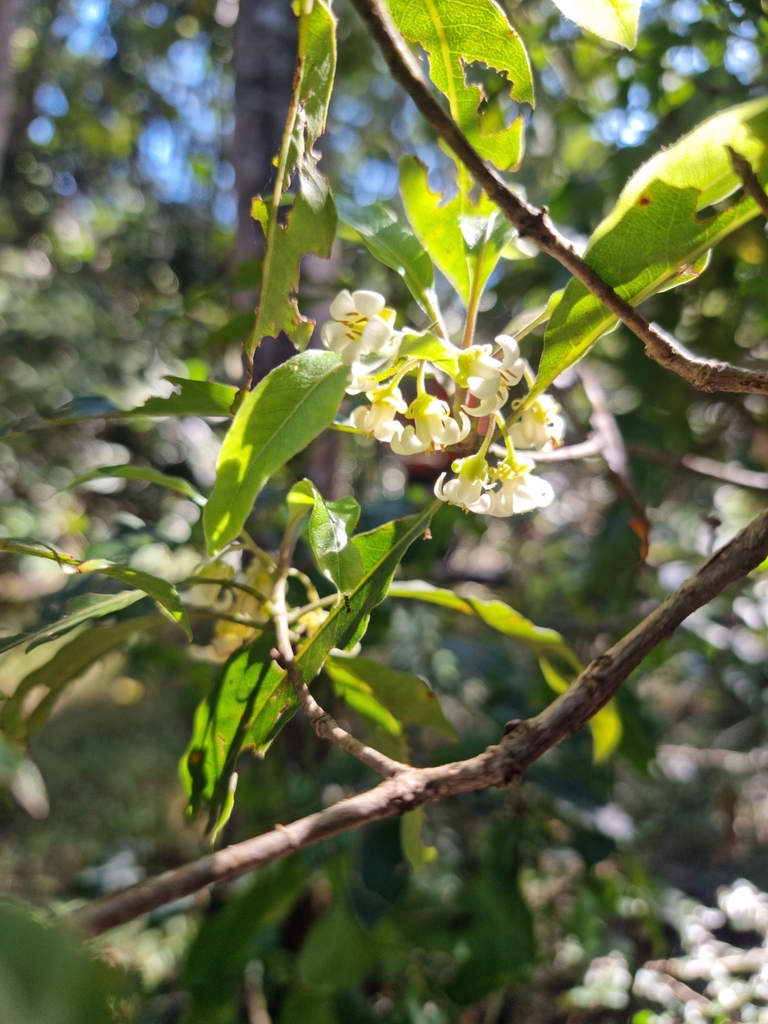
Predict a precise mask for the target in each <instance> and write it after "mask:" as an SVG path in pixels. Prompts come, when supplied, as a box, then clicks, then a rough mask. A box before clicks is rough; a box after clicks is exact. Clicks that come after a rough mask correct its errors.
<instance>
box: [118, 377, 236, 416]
mask: <svg viewBox="0 0 768 1024" xmlns="http://www.w3.org/2000/svg"><path fill="white" fill-rule="evenodd" d="M165 380H169V381H170V382H171V384H173V385H175V386H176V387H178V388H180V389H181V390H180V391H179V392H178V393H174V394H172V395H169V396H168V398H149V399H147V401H146V402H145V403H144V405H141V406H139V408H138V409H129V410H128V411H127V412H121V413H119V414H118V415H119V416H121V417H122V416H216V417H218V416H231V415H232V404H233V403H234V401H235V397H236V395H237V388H232V387H229V386H228V385H227V384H211V383H209V382H208V381H204V380H187V379H186V378H185V377H171V376H167V377H165Z"/></svg>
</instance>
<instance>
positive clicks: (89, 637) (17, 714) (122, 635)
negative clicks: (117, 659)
mask: <svg viewBox="0 0 768 1024" xmlns="http://www.w3.org/2000/svg"><path fill="white" fill-rule="evenodd" d="M119 596H122V595H119ZM139 596H141V597H143V596H144V595H143V594H140V595H139ZM164 622H165V619H163V618H162V617H161V616H159V615H143V616H140V617H138V618H134V619H126V620H125V621H124V622H118V623H117V624H116V625H114V626H103V627H97V628H95V629H89V630H87V631H86V632H84V633H80V634H79V635H78V636H76V637H75V638H74V640H70V641H69V643H67V644H65V645H64V646H63V647H60V648H59V650H58V651H57V652H56V653H55V654H54V656H53V657H52V658H51V659H50V661H47V662H46V663H45V664H44V665H42V666H41V667H40V668H38V669H36V670H35V671H34V672H30V673H29V675H27V676H25V677H24V678H23V679H22V680H21V682H20V683H19V685H18V686H17V687H16V690H15V691H14V693H13V694H12V696H11V697H10V698H9V699H8V700H7V701H6V703H5V704H4V705H3V709H2V713H0V727H2V729H3V730H4V731H5V732H6V733H7V734H8V735H9V736H12V737H13V738H14V739H17V740H20V741H23V740H28V739H29V738H30V737H32V736H34V734H35V733H36V732H38V731H39V730H40V729H41V728H42V726H43V725H44V724H45V722H46V721H47V720H48V716H49V715H50V713H51V711H52V709H53V707H54V705H55V703H56V701H57V700H58V698H59V696H60V694H61V692H62V690H63V689H64V687H65V686H66V685H67V683H70V682H71V681H72V680H73V679H76V678H77V677H78V676H80V675H82V673H83V672H84V671H85V670H86V669H87V668H89V667H90V666H91V665H92V664H93V663H94V662H95V661H98V659H99V658H101V657H102V655H104V654H105V653H106V652H107V651H111V650H112V649H113V648H115V647H117V646H118V645H119V644H121V643H122V642H123V641H124V640H127V639H128V637H131V636H133V635H134V634H135V633H140V632H146V631H147V630H149V629H154V628H155V627H157V626H162V625H163V624H164ZM37 686H44V687H46V689H47V690H48V692H47V694H45V696H44V697H43V699H42V700H41V701H40V702H39V703H38V704H37V705H36V707H35V708H34V710H33V711H31V712H30V713H29V714H28V715H27V716H25V715H24V704H25V701H26V697H27V694H29V693H30V692H31V691H32V690H33V689H34V688H35V687H37Z"/></svg>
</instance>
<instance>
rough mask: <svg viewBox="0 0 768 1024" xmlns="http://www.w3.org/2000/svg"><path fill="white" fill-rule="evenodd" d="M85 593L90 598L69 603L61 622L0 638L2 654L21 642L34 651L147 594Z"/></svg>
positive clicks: (132, 592)
mask: <svg viewBox="0 0 768 1024" xmlns="http://www.w3.org/2000/svg"><path fill="white" fill-rule="evenodd" d="M85 596H87V598H88V600H87V601H86V600H84V598H80V599H79V602H80V603H79V604H77V605H76V604H75V602H74V601H73V602H70V613H69V614H67V615H65V616H64V618H63V619H59V621H58V622H54V623H52V624H51V625H49V626H43V628H42V629H38V630H36V631H35V632H34V633H21V634H18V635H17V636H13V637H3V638H2V639H0V654H2V653H3V652H4V651H9V650H10V649H11V648H12V647H18V646H20V645H21V644H28V647H27V650H28V651H31V650H32V649H33V648H34V647H38V646H39V645H40V644H47V643H49V642H50V641H51V640H58V639H59V637H61V636H64V635H65V634H66V633H69V632H70V631H71V630H73V629H75V628H76V627H77V626H82V625H83V623H85V622H89V621H90V620H91V619H100V618H103V617H104V616H105V615H114V614H115V612H120V611H122V610H123V609H124V608H128V607H129V606H130V605H132V604H135V603H136V601H140V600H141V599H142V598H143V597H145V596H146V595H145V594H144V593H143V592H142V591H141V590H125V591H123V592H122V593H121V594H89V595H85Z"/></svg>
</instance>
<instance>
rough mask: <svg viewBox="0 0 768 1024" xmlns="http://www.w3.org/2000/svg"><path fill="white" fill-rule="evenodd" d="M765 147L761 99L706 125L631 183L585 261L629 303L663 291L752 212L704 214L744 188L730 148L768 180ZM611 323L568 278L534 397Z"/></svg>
mask: <svg viewBox="0 0 768 1024" xmlns="http://www.w3.org/2000/svg"><path fill="white" fill-rule="evenodd" d="M766 143H768V99H765V98H764V97H763V98H760V99H757V100H752V101H751V102H749V103H743V104H741V105H740V106H738V107H731V108H730V109H728V110H724V111H722V112H721V113H719V114H716V115H715V116H714V117H711V118H709V120H707V121H704V122H703V124H701V125H699V126H698V128H695V129H694V130H693V131H692V132H691V133H690V134H689V135H686V136H684V137H683V138H682V139H680V141H679V142H677V143H675V145H674V146H671V147H670V148H669V149H665V150H662V151H661V152H659V153H657V154H656V156H654V157H653V158H652V159H651V160H649V161H648V163H646V164H644V165H643V166H642V167H641V168H640V170H639V171H638V172H637V173H636V174H635V175H634V176H633V177H632V178H631V179H630V180H629V182H628V184H627V185H626V186H625V188H624V190H623V192H622V193H621V196H620V197H619V201H618V203H617V204H616V206H615V208H614V210H613V212H612V213H611V214H610V215H609V216H608V217H606V219H605V220H604V221H603V222H602V224H600V226H599V227H598V228H597V230H596V231H595V233H594V234H593V235H592V238H591V239H590V242H589V245H588V246H587V249H586V251H585V253H584V259H585V260H586V262H587V263H588V264H589V265H590V266H591V267H594V269H595V270H596V271H597V272H598V274H599V275H600V276H601V277H602V278H603V280H604V281H606V282H607V283H608V284H610V285H611V286H612V287H613V288H614V289H615V290H616V291H617V292H618V294H619V295H620V296H621V297H622V298H624V299H626V300H627V301H628V302H630V303H631V304H632V305H637V304H638V303H639V302H642V301H643V299H646V298H648V296H649V295H653V294H654V293H655V292H658V291H660V290H661V289H663V288H664V286H665V285H667V284H668V283H669V282H670V281H671V280H672V279H674V278H675V277H678V276H680V275H681V273H685V272H686V268H691V267H693V268H696V267H697V265H698V263H697V261H699V260H700V258H701V257H702V256H703V255H704V253H706V252H707V250H709V249H711V248H712V246H713V245H715V244H716V243H717V242H718V241H720V239H722V238H724V237H725V236H726V235H728V234H730V233H731V232H732V231H735V230H736V229H737V228H739V227H741V225H742V224H745V223H746V222H747V221H749V220H751V219H752V218H753V217H754V216H755V215H756V214H757V213H758V207H757V204H756V203H755V201H754V199H752V198H750V197H749V196H747V197H745V198H743V199H741V200H739V201H737V202H734V203H733V205H731V206H729V207H727V208H726V209H724V210H721V211H720V212H717V213H713V214H711V215H710V216H707V212H706V211H707V207H710V206H712V205H713V204H716V203H719V202H720V201H721V200H724V199H726V198H727V197H728V196H730V195H732V194H733V193H734V192H736V191H737V189H738V188H739V186H740V185H741V179H740V178H738V177H737V175H736V174H735V172H734V170H733V167H732V165H731V158H730V154H729V153H728V150H727V149H726V147H727V146H731V147H732V148H733V149H734V150H736V151H737V152H739V153H741V154H742V155H743V156H744V157H746V158H747V159H748V160H749V161H750V162H751V163H752V165H753V167H754V168H755V170H756V172H757V175H758V178H759V179H760V181H761V182H763V183H765V182H766V181H768V160H767V159H766ZM615 323H616V317H615V316H614V315H613V314H612V313H610V312H609V311H608V310H607V309H606V308H605V306H603V305H602V303H601V302H599V300H598V299H596V298H595V297H594V296H593V295H592V294H591V293H590V292H589V291H587V289H586V288H585V287H584V285H582V284H581V282H579V281H577V280H575V279H574V280H572V281H570V282H569V284H568V286H567V287H566V289H565V293H564V295H563V298H562V299H561V301H560V303H559V304H558V306H557V308H556V309H555V310H554V311H553V313H552V317H551V319H550V321H549V326H548V328H547V333H546V335H545V338H544V353H543V355H542V358H541V365H540V367H539V374H538V377H537V379H536V383H535V386H534V388H533V391H532V392H531V394H532V395H536V394H539V393H540V392H542V391H544V390H545V389H546V388H547V387H549V385H550V384H551V383H552V381H553V380H554V379H555V378H556V377H557V376H558V375H559V374H560V373H562V372H563V370H565V369H567V368H568V367H569V366H571V365H572V364H573V363H575V362H576V361H577V360H578V359H580V358H581V357H582V356H583V355H584V353H585V352H586V351H587V350H588V349H589V348H590V347H591V346H592V345H593V344H594V342H595V341H597V339H598V338H599V337H600V335H601V334H604V333H605V332H606V331H607V330H610V329H611V328H612V327H613V326H614V324H615Z"/></svg>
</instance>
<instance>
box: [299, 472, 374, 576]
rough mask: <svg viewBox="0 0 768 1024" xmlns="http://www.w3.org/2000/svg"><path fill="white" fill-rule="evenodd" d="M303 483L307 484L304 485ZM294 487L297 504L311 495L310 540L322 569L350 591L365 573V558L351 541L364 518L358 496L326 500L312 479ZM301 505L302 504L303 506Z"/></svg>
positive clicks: (321, 570)
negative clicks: (360, 519)
mask: <svg viewBox="0 0 768 1024" xmlns="http://www.w3.org/2000/svg"><path fill="white" fill-rule="evenodd" d="M301 485H303V487H302V486H301ZM301 485H298V486H297V487H294V488H292V490H291V493H290V494H289V496H288V504H289V506H290V505H291V496H293V502H294V504H295V503H296V502H297V499H298V500H299V502H300V501H301V499H303V500H304V501H306V500H307V495H309V496H311V501H312V512H311V515H310V517H309V543H310V545H311V547H312V553H313V554H314V556H315V561H316V562H317V566H318V568H319V569H320V572H321V573H322V574H323V576H325V577H326V579H329V580H330V581H331V583H333V585H334V586H335V587H336V589H337V590H338V592H339V593H340V594H348V593H349V591H350V590H352V588H353V587H355V586H357V584H358V583H359V582H360V580H361V578H362V576H363V572H364V569H363V560H362V558H361V557H360V552H359V551H358V550H357V548H356V547H355V545H354V544H353V543H352V541H351V534H352V531H353V530H354V529H355V526H357V521H358V519H359V518H360V506H359V505H358V503H357V502H356V501H355V499H354V498H339V499H338V500H337V501H326V500H325V498H323V496H322V494H321V493H320V491H318V489H317V488H316V487H315V485H314V484H313V483H312V481H311V480H303V481H301ZM299 507H301V505H299Z"/></svg>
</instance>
